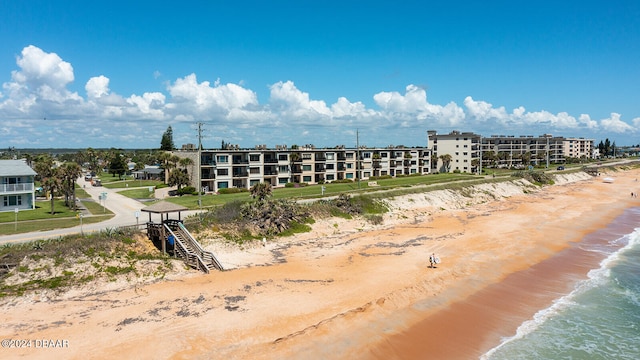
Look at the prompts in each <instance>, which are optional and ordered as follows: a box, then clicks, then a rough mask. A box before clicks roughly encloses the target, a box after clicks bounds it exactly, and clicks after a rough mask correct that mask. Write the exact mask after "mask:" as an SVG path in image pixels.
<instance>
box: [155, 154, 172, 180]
mask: <svg viewBox="0 0 640 360" xmlns="http://www.w3.org/2000/svg"><path fill="white" fill-rule="evenodd" d="M170 159H171V153H170V152H168V151H163V152H161V153H160V154H158V161H160V167H161V168H162V169H163V170H164V182H165V183H167V182H168V181H169V170H170V169H171V165H170Z"/></svg>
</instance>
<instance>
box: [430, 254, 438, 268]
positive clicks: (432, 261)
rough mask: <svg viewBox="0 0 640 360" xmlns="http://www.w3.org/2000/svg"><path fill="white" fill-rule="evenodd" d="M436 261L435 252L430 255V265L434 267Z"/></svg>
mask: <svg viewBox="0 0 640 360" xmlns="http://www.w3.org/2000/svg"><path fill="white" fill-rule="evenodd" d="M435 263H436V254H435V253H433V254H431V256H429V264H430V265H429V267H430V268H433V267H434V266H433V265H435Z"/></svg>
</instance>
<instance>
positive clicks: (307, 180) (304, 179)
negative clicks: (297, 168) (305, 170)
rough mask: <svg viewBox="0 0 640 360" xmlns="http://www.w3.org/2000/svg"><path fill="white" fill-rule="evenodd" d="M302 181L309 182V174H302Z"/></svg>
mask: <svg viewBox="0 0 640 360" xmlns="http://www.w3.org/2000/svg"><path fill="white" fill-rule="evenodd" d="M302 181H304V182H306V183H309V182H311V176H303V177H302Z"/></svg>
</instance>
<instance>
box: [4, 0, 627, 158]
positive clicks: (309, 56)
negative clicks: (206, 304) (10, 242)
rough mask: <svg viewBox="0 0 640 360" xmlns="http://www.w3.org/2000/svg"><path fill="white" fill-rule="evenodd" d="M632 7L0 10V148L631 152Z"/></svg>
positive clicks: (285, 5) (97, 6)
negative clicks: (166, 135) (474, 147)
mask: <svg viewBox="0 0 640 360" xmlns="http://www.w3.org/2000/svg"><path fill="white" fill-rule="evenodd" d="M638 19H640V2H637V1H615V0H613V1H565V2H558V1H513V0H511V1H489V2H479V1H449V2H440V1H439V2H433V1H424V0H423V1H399V2H388V1H385V2H378V1H314V2H310V1H309V2H305V1H277V0H274V1H241V0H239V1H234V2H228V1H227V2H222V1H181V2H168V1H167V2H164V1H126V2H125V1H109V2H91V1H89V2H87V1H8V0H0V24H1V25H0V44H2V46H0V84H2V87H1V88H0V139H2V140H0V148H4V147H8V146H15V147H17V148H31V147H35V148H45V147H71V148H87V147H94V148H99V147H118V148H157V147H159V146H160V139H161V137H162V133H163V132H164V131H165V130H166V129H167V127H168V126H169V125H170V126H172V128H173V133H174V142H175V143H176V145H177V146H180V145H181V144H184V143H197V125H196V124H197V123H198V122H202V123H204V127H203V128H204V133H203V135H204V138H203V145H204V146H205V147H206V148H213V147H219V146H220V143H221V141H222V140H224V141H225V142H227V143H232V144H239V145H240V146H241V147H253V146H254V145H257V144H266V145H267V146H268V147H275V145H279V144H287V145H292V144H298V145H303V144H314V145H316V146H318V147H325V146H327V147H332V146H335V145H346V146H354V145H355V142H356V135H355V133H356V131H359V134H360V143H361V144H364V145H367V146H387V145H406V146H423V145H424V144H425V142H426V140H425V138H426V131H427V130H437V131H438V132H439V133H448V132H449V131H451V130H460V131H471V132H475V133H478V134H481V135H493V134H502V135H515V136H519V135H541V134H544V133H550V134H553V135H559V136H566V137H585V138H590V139H594V140H595V141H596V143H598V142H599V141H601V140H604V139H605V138H609V139H610V140H612V141H615V142H616V144H618V145H632V144H638V143H640V65H639V64H640V22H638Z"/></svg>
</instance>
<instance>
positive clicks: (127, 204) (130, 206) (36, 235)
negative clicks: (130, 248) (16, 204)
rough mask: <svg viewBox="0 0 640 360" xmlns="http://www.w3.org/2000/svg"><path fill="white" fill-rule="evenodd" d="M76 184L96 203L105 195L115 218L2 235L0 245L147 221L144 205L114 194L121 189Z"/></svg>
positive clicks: (108, 206)
mask: <svg viewBox="0 0 640 360" xmlns="http://www.w3.org/2000/svg"><path fill="white" fill-rule="evenodd" d="M78 184H79V185H80V186H81V187H84V190H85V191H86V192H87V193H88V194H89V195H90V196H91V198H92V199H94V200H95V201H96V202H97V203H101V202H100V199H99V197H100V195H101V194H102V193H106V200H105V201H104V206H105V207H106V208H107V209H109V210H110V211H111V212H113V213H114V214H115V216H114V217H113V218H111V219H109V220H106V221H102V222H99V223H93V224H83V225H82V228H81V227H80V225H78V226H74V227H71V228H65V229H55V230H48V231H38V232H31V233H23V234H14V235H2V236H0V244H4V243H16V242H26V241H33V240H41V239H49V238H56V237H60V236H65V235H71V234H79V233H81V232H84V233H90V232H95V231H100V230H102V229H106V228H115V227H120V226H127V225H136V224H137V223H140V224H144V223H146V222H147V221H148V220H149V214H148V213H146V212H144V213H143V212H140V209H142V208H143V207H145V206H146V205H145V204H143V203H141V202H139V201H137V200H134V199H131V198H128V197H126V196H123V195H120V194H118V193H117V192H116V191H121V190H122V189H107V188H105V187H102V186H98V187H95V186H91V184H90V183H89V182H87V181H84V178H81V179H79V180H78ZM136 212H137V213H138V214H139V218H138V219H136ZM191 213H192V212H188V214H182V216H183V218H184V217H185V216H188V215H189V214H191ZM155 216H156V217H157V216H158V215H155ZM153 220H154V221H160V218H159V217H158V218H157V219H155V218H153Z"/></svg>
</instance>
